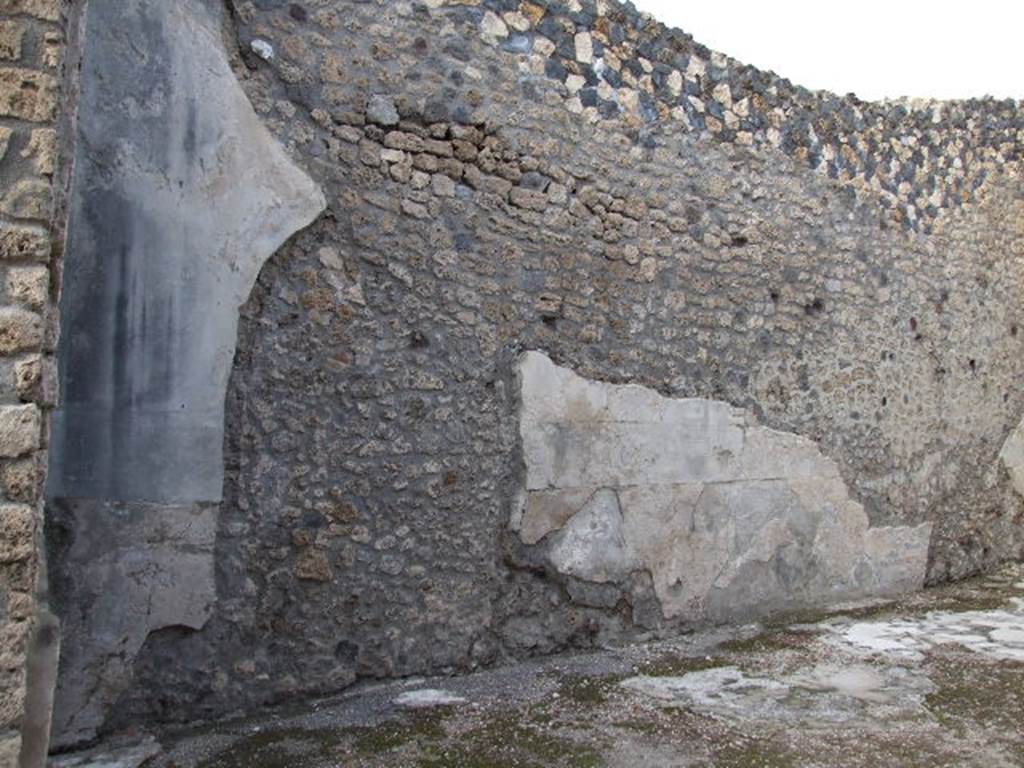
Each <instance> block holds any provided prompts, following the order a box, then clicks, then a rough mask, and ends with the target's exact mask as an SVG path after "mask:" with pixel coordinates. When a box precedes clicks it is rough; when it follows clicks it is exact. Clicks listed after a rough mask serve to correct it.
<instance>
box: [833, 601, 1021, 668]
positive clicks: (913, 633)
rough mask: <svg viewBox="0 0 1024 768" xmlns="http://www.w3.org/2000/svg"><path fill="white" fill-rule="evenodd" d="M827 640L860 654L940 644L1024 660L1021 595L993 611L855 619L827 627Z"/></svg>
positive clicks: (914, 655) (910, 654) (919, 651)
mask: <svg viewBox="0 0 1024 768" xmlns="http://www.w3.org/2000/svg"><path fill="white" fill-rule="evenodd" d="M833 632H834V634H833V636H832V642H833V643H836V644H838V645H841V646H844V647H846V648H851V649H853V650H855V651H859V652H861V653H864V654H869V655H870V654H887V655H896V656H901V657H904V658H908V659H914V660H919V659H922V658H924V653H925V652H926V651H928V650H930V649H933V648H936V647H938V646H940V645H957V646H960V647H961V648H964V649H966V650H968V651H973V652H975V653H979V654H981V655H983V656H987V657H988V658H991V659H996V660H1001V661H1024V600H1022V599H1021V598H1018V597H1015V598H1012V599H1011V607H1010V608H1008V609H1006V610H996V611H966V612H962V613H953V612H933V613H928V614H926V615H924V616H921V617H911V618H899V619H892V620H888V621H870V622H858V623H855V624H852V625H846V626H840V627H837V628H834V629H833Z"/></svg>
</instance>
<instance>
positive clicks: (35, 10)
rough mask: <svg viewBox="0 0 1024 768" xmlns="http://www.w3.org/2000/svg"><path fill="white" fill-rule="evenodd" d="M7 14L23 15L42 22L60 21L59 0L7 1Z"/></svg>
mask: <svg viewBox="0 0 1024 768" xmlns="http://www.w3.org/2000/svg"><path fill="white" fill-rule="evenodd" d="M7 12H8V13H12V14H14V13H24V14H27V15H29V16H35V17H36V18H37V19H43V20H44V21H60V0H8V10H7Z"/></svg>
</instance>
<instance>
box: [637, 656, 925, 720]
mask: <svg viewBox="0 0 1024 768" xmlns="http://www.w3.org/2000/svg"><path fill="white" fill-rule="evenodd" d="M622 686H623V687H624V688H626V689H627V690H632V691H635V692H637V693H641V694H643V695H645V696H649V697H651V698H653V699H656V700H658V701H660V702H664V703H665V704H669V705H671V706H681V707H685V708H687V709H691V710H693V711H695V712H700V713H703V714H710V715H715V716H719V717H723V718H726V719H740V720H774V721H780V719H781V721H785V722H797V721H803V722H809V723H816V722H823V721H824V722H846V721H849V720H853V719H862V718H865V717H868V718H872V719H875V720H880V721H885V720H887V719H889V718H893V717H905V716H907V715H908V714H914V713H916V712H917V711H918V710H919V708H920V707H921V705H922V702H923V700H924V697H925V696H926V695H927V694H928V693H930V692H931V691H933V690H934V686H933V685H932V683H931V681H930V680H928V678H927V677H925V676H923V675H918V674H915V673H914V672H912V671H911V670H909V669H905V668H903V667H899V666H894V667H870V666H866V665H863V664H823V665H819V666H815V667H810V668H806V669H803V670H801V671H800V672H799V673H796V674H793V675H786V676H780V677H779V678H778V679H774V678H771V677H757V676H751V675H747V674H745V673H744V672H743V671H742V670H740V669H739V668H737V667H731V666H730V667H716V668H714V669H706V670H701V671H699V672H691V673H689V674H686V675H683V676H681V677H646V676H640V677H634V678H630V679H628V680H625V681H623V683H622Z"/></svg>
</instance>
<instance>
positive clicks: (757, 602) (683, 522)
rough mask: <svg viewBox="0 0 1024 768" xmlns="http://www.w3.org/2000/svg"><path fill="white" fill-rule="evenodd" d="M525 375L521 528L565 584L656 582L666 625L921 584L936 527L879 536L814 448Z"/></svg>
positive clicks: (598, 389) (674, 402) (632, 391)
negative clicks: (642, 577) (634, 578)
mask: <svg viewBox="0 0 1024 768" xmlns="http://www.w3.org/2000/svg"><path fill="white" fill-rule="evenodd" d="M519 375H520V384H521V393H522V406H521V407H522V413H521V421H520V433H521V437H522V444H523V451H524V458H525V464H526V492H525V494H524V496H523V499H522V504H521V506H520V508H519V509H516V510H515V511H514V512H513V517H512V522H511V525H512V527H513V528H514V529H518V530H519V532H520V536H521V538H522V540H523V542H524V543H525V544H528V545H534V544H537V543H538V542H541V543H542V545H543V546H545V547H546V551H547V557H548V560H549V562H550V563H551V565H552V566H553V567H554V568H555V569H556V570H557V571H558V572H560V573H563V574H565V575H568V576H573V577H576V578H580V579H585V580H587V581H592V582H598V583H609V582H621V581H623V580H624V579H625V578H626V577H627V576H628V575H629V574H630V573H632V572H634V571H646V572H649V573H650V575H651V578H652V579H653V582H654V589H655V593H656V594H657V596H658V598H659V600H660V603H661V608H662V612H663V614H664V615H665V617H666V618H670V619H671V618H683V619H686V620H692V621H701V620H709V619H710V620H715V621H720V620H728V619H731V618H736V617H739V616H744V615H756V614H763V613H766V612H768V611H771V610H776V609H779V608H783V607H786V606H793V605H807V604H821V603H826V602H833V601H835V600H837V599H843V598H850V597H857V596H865V595H885V594H895V593H899V592H904V591H910V590H915V589H919V588H921V587H922V586H923V583H924V576H925V568H926V564H927V554H928V544H929V539H930V533H931V526H930V524H925V525H921V526H918V527H916V528H909V527H894V528H886V527H882V528H869V527H868V518H867V516H866V514H865V513H864V510H863V508H862V507H861V505H860V504H858V503H857V502H856V501H854V500H853V499H851V498H850V496H849V492H848V490H847V488H846V485H845V483H844V482H843V479H842V477H841V476H840V474H839V469H838V467H837V465H836V464H835V462H833V461H832V460H831V459H829V458H828V457H827V456H825V455H824V454H823V453H822V452H821V451H820V450H819V449H818V447H817V446H816V445H815V444H814V443H813V442H812V441H810V440H808V439H806V438H802V437H800V436H798V435H793V434H788V433H784V432H778V431H774V430H771V429H767V428H765V427H761V426H758V425H757V424H756V423H754V422H753V420H752V418H751V417H750V416H749V415H748V414H747V413H746V412H745V411H743V410H741V409H738V408H734V407H732V406H730V405H728V404H727V403H722V402H718V401H713V400H703V399H689V400H680V399H672V398H667V397H663V396H661V395H659V394H658V393H657V392H654V391H652V390H649V389H646V388H643V387H639V386H634V385H612V384H605V383H601V382H595V381H588V380H586V379H584V378H582V377H580V376H578V375H576V374H575V373H573V372H572V371H570V370H568V369H566V368H561V367H559V366H556V365H555V364H554V363H553V362H552V361H551V360H550V359H549V358H548V357H547V356H545V355H544V354H542V353H539V352H528V353H526V354H524V355H523V356H522V358H521V359H520V364H519Z"/></svg>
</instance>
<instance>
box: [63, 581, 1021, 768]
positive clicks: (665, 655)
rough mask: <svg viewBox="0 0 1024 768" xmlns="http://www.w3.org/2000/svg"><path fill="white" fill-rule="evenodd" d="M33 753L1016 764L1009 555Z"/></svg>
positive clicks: (280, 762) (420, 763)
mask: <svg viewBox="0 0 1024 768" xmlns="http://www.w3.org/2000/svg"><path fill="white" fill-rule="evenodd" d="M157 739H159V741H158V740H157ZM51 765H54V766H59V768H327V767H330V768H340V767H344V768H378V767H379V768H383V767H384V766H387V768H395V767H399V768H401V767H404V766H409V768H513V767H515V768H549V767H562V768H598V767H599V766H607V767H608V768H675V767H676V766H679V767H680V768H681V767H682V766H717V767H719V768H748V767H753V766H763V767H764V768H786V767H788V766H822V767H825V766H828V767H829V768H834V767H839V766H851V767H853V766H865V767H866V766H871V767H872V768H874V767H875V766H881V767H885V768H888V767H890V766H921V767H922V768H924V767H925V766H927V767H928V768H936V767H938V766H978V767H979V768H982V767H983V768H1000V767H1001V766H1024V567H1022V566H1015V567H1012V568H1007V569H1005V570H1003V571H1002V572H1000V573H999V574H997V575H995V576H992V577H989V578H986V579H984V580H978V581H973V582H967V583H962V584H959V585H953V586H948V587H943V588H941V589H935V590H930V591H928V592H925V593H923V594H920V595H915V596H912V597H909V598H906V599H904V600H900V601H895V602H887V603H874V604H861V605H848V606H839V607H837V608H836V609H835V610H833V611H830V612H826V613H822V614H818V615H815V616H802V617H790V618H789V620H787V621H785V622H780V623H778V624H777V625H772V626H760V625H758V626H748V627H742V628H738V629H732V630H725V629H722V630H713V631H708V632H703V633H697V634H693V635H689V636H686V637H684V638H681V639H679V640H677V641H673V642H669V643H657V644H649V645H638V646H632V647H629V648H618V649H609V650H606V651H602V652H599V653H592V654H587V655H578V656H572V657H559V658H553V659H546V660H542V661H537V662H532V663H528V664H521V665H517V666H514V667H506V668H503V669H498V670H492V671H488V672H481V673H478V674H474V675H468V676H465V677H455V678H444V679H431V680H423V679H417V680H404V681H397V682H393V683H388V684H383V685H376V686H363V687H361V688H359V689H357V690H353V691H350V692H348V693H346V694H345V695H343V696H339V697H335V698H333V699H328V700H321V701H317V702H311V703H308V704H306V705H305V706H304V707H303V708H294V709H291V710H288V711H284V710H278V711H275V712H271V713H268V714H266V715H265V716H263V717H261V718H258V719H248V720H236V721H229V722H221V723H217V724H213V725H205V726H202V727H197V728H195V729H191V730H186V731H179V732H176V733H164V734H159V735H158V736H156V737H153V736H148V737H146V738H145V739H140V738H139V737H137V736H136V737H135V743H128V744H125V745H124V746H122V747H121V748H115V746H114V745H108V746H107V747H106V748H105V749H101V750H97V751H94V752H92V753H89V754H80V755H70V756H62V757H60V758H55V759H54V760H53V761H51Z"/></svg>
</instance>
